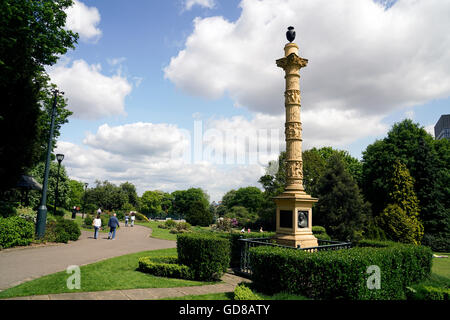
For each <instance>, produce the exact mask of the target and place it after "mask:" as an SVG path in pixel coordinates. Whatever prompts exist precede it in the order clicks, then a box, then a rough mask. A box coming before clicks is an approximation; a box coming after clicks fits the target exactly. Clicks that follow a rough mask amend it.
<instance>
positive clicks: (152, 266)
mask: <svg viewBox="0 0 450 320" xmlns="http://www.w3.org/2000/svg"><path fill="white" fill-rule="evenodd" d="M138 270H139V271H141V272H145V273H149V274H152V275H154V276H157V277H167V278H180V279H187V280H191V279H193V272H192V270H191V269H190V268H189V267H188V266H185V265H181V264H178V259H177V258H175V257H142V258H140V259H139V268H138Z"/></svg>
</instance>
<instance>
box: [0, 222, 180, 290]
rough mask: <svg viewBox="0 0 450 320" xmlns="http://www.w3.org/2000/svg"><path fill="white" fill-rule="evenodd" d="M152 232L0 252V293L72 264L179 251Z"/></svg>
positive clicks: (128, 231)
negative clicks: (162, 251)
mask: <svg viewBox="0 0 450 320" xmlns="http://www.w3.org/2000/svg"><path fill="white" fill-rule="evenodd" d="M150 233H151V229H150V228H147V227H143V226H138V225H135V226H134V227H124V226H123V225H122V226H121V228H119V229H118V230H117V232H116V239H115V240H108V234H107V233H103V232H99V237H98V239H94V232H93V231H92V232H88V231H82V232H81V236H80V238H79V240H78V241H74V242H69V243H68V244H52V245H47V246H41V247H39V246H38V247H23V248H20V247H19V248H12V249H5V250H2V251H0V291H1V290H5V289H7V288H10V287H14V286H16V285H18V284H20V283H23V282H26V281H29V280H32V279H36V278H40V277H42V276H45V275H47V274H52V273H55V272H59V271H64V270H66V269H67V267H68V266H70V265H78V266H82V265H86V264H90V263H93V262H97V261H100V260H104V259H108V258H112V257H117V256H122V255H125V254H128V253H134V252H140V251H145V250H157V249H166V248H176V242H175V241H170V240H162V239H155V238H150V237H149V235H150Z"/></svg>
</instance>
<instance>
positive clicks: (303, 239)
mask: <svg viewBox="0 0 450 320" xmlns="http://www.w3.org/2000/svg"><path fill="white" fill-rule="evenodd" d="M276 242H277V244H281V245H283V246H288V247H294V248H298V247H299V246H300V248H310V247H317V246H319V243H318V242H317V238H316V237H314V236H313V235H312V234H310V235H298V236H290V235H284V234H278V233H277V234H276Z"/></svg>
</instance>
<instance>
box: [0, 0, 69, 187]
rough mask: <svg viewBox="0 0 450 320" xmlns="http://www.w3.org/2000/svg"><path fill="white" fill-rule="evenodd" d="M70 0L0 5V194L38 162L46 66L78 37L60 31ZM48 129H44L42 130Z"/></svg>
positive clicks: (12, 1)
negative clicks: (0, 102)
mask: <svg viewBox="0 0 450 320" xmlns="http://www.w3.org/2000/svg"><path fill="white" fill-rule="evenodd" d="M72 4H73V2H72V1H71V0H41V1H29V0H3V1H1V2H0V34H1V37H0V96H1V97H2V108H1V109H0V191H4V190H7V189H9V188H11V187H13V186H14V185H15V183H16V182H17V180H18V178H19V177H20V175H21V174H23V173H24V172H25V171H26V170H27V169H29V168H31V167H33V166H34V165H36V164H37V162H38V161H39V158H40V155H41V152H40V146H41V142H42V140H41V139H44V136H45V135H44V134H43V133H42V128H41V125H42V124H43V123H44V122H45V121H44V119H43V118H41V117H45V115H43V113H44V112H45V111H44V110H43V108H42V107H41V103H44V105H46V103H45V97H43V95H42V91H43V90H44V91H45V90H46V88H48V84H47V83H48V78H47V77H46V75H45V70H44V67H45V66H49V65H53V64H54V63H56V61H57V60H58V58H59V56H60V55H63V54H65V53H66V52H67V50H68V48H74V44H75V43H76V40H77V37H78V35H77V34H75V33H73V32H71V31H69V30H66V29H65V28H64V25H65V20H66V14H65V12H64V9H66V8H67V7H69V6H71V5H72ZM46 130H48V128H46Z"/></svg>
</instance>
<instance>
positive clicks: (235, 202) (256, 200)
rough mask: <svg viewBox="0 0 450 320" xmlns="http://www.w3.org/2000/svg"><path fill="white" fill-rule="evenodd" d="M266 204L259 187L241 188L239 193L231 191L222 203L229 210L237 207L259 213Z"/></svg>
mask: <svg viewBox="0 0 450 320" xmlns="http://www.w3.org/2000/svg"><path fill="white" fill-rule="evenodd" d="M263 202H264V196H263V193H262V192H261V190H259V189H258V188H257V187H245V188H239V189H238V190H237V191H235V190H231V191H229V192H228V193H226V194H225V196H224V197H223V198H222V203H223V204H225V206H226V207H227V208H228V209H231V208H233V207H235V206H241V207H244V208H246V209H247V210H248V211H249V212H252V213H255V212H257V211H258V210H259V209H260V208H261V207H262V204H263Z"/></svg>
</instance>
